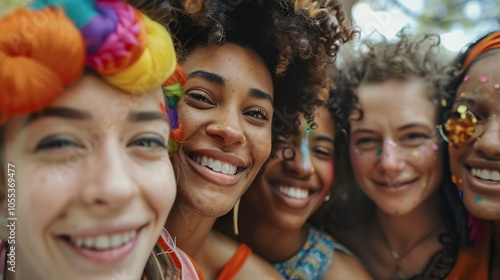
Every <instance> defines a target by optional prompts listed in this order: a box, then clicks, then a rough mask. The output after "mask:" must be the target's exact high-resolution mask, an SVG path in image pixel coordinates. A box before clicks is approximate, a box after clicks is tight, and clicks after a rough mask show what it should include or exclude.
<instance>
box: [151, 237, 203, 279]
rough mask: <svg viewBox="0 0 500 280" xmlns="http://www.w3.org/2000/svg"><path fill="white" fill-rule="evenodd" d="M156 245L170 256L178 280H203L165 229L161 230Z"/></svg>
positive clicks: (196, 267) (192, 261)
mask: <svg viewBox="0 0 500 280" xmlns="http://www.w3.org/2000/svg"><path fill="white" fill-rule="evenodd" d="M158 245H160V247H161V248H162V249H163V250H165V252H166V253H168V255H169V256H170V258H171V259H172V261H173V262H174V264H175V266H176V267H177V269H178V270H179V272H180V275H179V280H204V279H205V278H203V275H202V274H201V271H200V269H199V268H198V266H197V265H196V263H195V262H194V260H193V259H192V258H191V257H189V256H188V255H187V254H186V253H184V252H183V251H182V250H181V249H179V248H177V246H176V245H175V242H174V241H173V240H172V237H171V236H170V234H169V233H168V231H167V230H166V229H163V230H162V232H161V234H160V237H159V238H158Z"/></svg>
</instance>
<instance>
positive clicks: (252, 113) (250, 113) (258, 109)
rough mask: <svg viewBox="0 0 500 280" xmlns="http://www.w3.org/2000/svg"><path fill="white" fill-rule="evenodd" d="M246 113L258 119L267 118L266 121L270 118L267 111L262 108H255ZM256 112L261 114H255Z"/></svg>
mask: <svg viewBox="0 0 500 280" xmlns="http://www.w3.org/2000/svg"><path fill="white" fill-rule="evenodd" d="M246 114H247V115H250V116H251V117H253V118H256V119H260V120H265V121H267V120H269V117H268V116H267V113H266V111H264V110H263V109H261V108H253V109H251V110H250V111H247V112H246ZM255 114H257V115H259V116H255Z"/></svg>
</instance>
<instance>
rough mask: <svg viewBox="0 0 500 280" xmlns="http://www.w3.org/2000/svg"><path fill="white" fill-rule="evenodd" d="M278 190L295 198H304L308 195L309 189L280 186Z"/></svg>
mask: <svg viewBox="0 0 500 280" xmlns="http://www.w3.org/2000/svg"><path fill="white" fill-rule="evenodd" d="M278 190H279V191H280V192H281V193H282V194H284V195H286V196H288V197H291V198H295V199H306V198H307V197H308V196H309V191H307V190H304V189H301V188H294V187H285V186H280V187H279V189H278Z"/></svg>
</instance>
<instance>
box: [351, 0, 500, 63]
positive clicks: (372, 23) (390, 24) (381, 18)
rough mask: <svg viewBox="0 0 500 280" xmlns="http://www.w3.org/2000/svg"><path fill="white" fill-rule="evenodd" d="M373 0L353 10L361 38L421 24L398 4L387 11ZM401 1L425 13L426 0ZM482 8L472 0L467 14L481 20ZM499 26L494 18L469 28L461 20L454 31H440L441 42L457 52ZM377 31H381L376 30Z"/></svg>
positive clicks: (477, 2) (365, 1)
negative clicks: (374, 7) (377, 7)
mask: <svg viewBox="0 0 500 280" xmlns="http://www.w3.org/2000/svg"><path fill="white" fill-rule="evenodd" d="M370 2H373V1H367V0H362V1H359V2H358V3H357V4H355V5H354V7H353V10H352V15H353V20H354V25H355V26H358V27H359V29H360V30H361V38H365V37H370V38H373V37H374V36H380V35H382V36H384V37H386V38H387V39H392V38H394V37H395V36H396V34H397V33H398V31H399V30H401V28H403V27H405V26H406V27H408V28H409V29H410V31H411V30H413V29H415V28H416V27H417V24H418V23H417V21H416V20H414V19H413V18H411V17H409V16H407V15H406V14H405V13H404V12H403V11H401V10H400V9H399V8H398V7H395V6H393V7H391V8H389V9H386V10H384V11H374V10H373V9H372V7H371V5H370ZM399 2H400V3H401V4H402V5H404V6H406V7H407V8H408V9H409V10H411V11H413V12H415V13H416V14H420V13H422V11H423V9H424V8H425V7H424V5H425V1H424V0H399ZM482 8H483V6H482V3H481V1H468V2H467V4H466V5H465V7H464V11H463V16H464V17H467V18H468V19H469V20H472V21H474V20H477V19H479V18H480V17H481V12H482ZM499 29H500V26H499V25H498V23H497V22H496V21H494V20H492V21H486V22H480V23H479V24H477V25H475V26H474V28H472V29H471V30H468V31H467V32H465V31H464V30H463V28H462V26H461V24H456V25H453V26H452V28H451V30H450V31H448V32H446V33H441V34H440V35H441V43H442V45H443V46H444V47H445V48H446V49H447V50H448V51H450V53H457V52H459V51H460V50H461V49H462V48H463V47H464V46H465V45H467V44H468V43H470V42H473V41H475V40H476V39H478V38H480V37H481V36H482V35H484V34H486V33H487V32H489V31H493V30H499ZM374 31H377V32H375V33H374ZM377 33H380V35H379V34H377Z"/></svg>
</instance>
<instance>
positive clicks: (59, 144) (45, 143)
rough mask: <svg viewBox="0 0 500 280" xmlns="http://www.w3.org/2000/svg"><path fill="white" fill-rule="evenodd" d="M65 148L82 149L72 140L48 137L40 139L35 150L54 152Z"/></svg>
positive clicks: (62, 137) (61, 137)
mask: <svg viewBox="0 0 500 280" xmlns="http://www.w3.org/2000/svg"><path fill="white" fill-rule="evenodd" d="M65 148H83V146H81V145H80V144H78V143H77V142H76V141H75V140H74V139H70V138H69V137H64V136H49V137H46V138H44V139H42V140H41V141H40V142H39V143H38V144H37V145H36V148H35V149H36V150H37V151H39V150H55V149H65Z"/></svg>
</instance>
